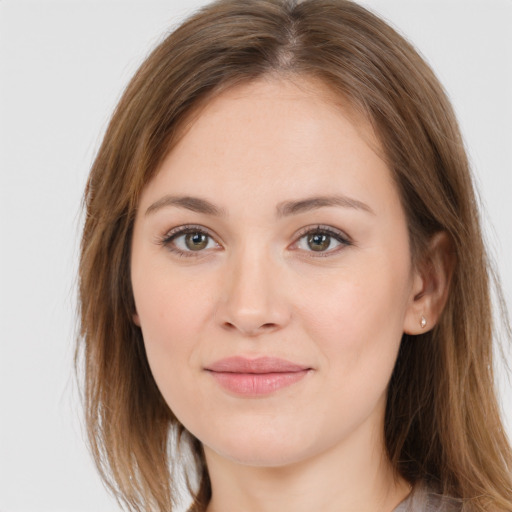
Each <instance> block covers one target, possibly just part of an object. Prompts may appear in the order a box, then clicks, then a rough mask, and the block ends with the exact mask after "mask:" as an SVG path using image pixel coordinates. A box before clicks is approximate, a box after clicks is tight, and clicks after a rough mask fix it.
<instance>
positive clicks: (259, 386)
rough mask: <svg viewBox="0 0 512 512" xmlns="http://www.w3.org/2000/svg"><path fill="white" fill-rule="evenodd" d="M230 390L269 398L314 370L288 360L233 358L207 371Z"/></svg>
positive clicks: (219, 362) (244, 394) (216, 363)
mask: <svg viewBox="0 0 512 512" xmlns="http://www.w3.org/2000/svg"><path fill="white" fill-rule="evenodd" d="M205 370H206V371H207V372H209V373H210V374H211V376H212V377H213V378H214V379H215V380H216V382H217V383H218V384H219V385H220V386H221V387H222V388H224V389H226V390H227V391H230V392H231V393H234V394H236V395H240V396H247V397H256V396H262V395H268V394H270V393H273V392H275V391H278V390H279V389H282V388H285V387H288V386H291V385H292V384H295V383H296V382H298V381H300V380H302V379H303V378H304V377H305V376H306V375H307V374H308V373H309V372H310V371H311V368H310V367H307V366H303V365H299V364H296V363H292V362H290V361H286V360H284V359H277V358H273V357H261V358H258V359H246V358H243V357H230V358H227V359H221V360H219V361H217V362H215V363H213V364H211V365H209V366H207V367H206V368H205Z"/></svg>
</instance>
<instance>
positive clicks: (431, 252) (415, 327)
mask: <svg viewBox="0 0 512 512" xmlns="http://www.w3.org/2000/svg"><path fill="white" fill-rule="evenodd" d="M454 267H455V252H454V250H453V243H452V241H451V238H450V237H449V235H448V233H446V232H444V231H442V232H439V233H436V234H435V235H434V236H433V237H432V239H431V240H430V243H429V245H428V249H427V251H426V253H425V255H424V256H423V258H422V259H421V261H420V262H419V263H418V265H417V268H416V270H415V275H414V280H413V287H412V293H411V302H410V304H409V307H408V309H407V311H406V315H405V319H404V332H405V333H406V334H413V335H415V334H421V333H423V332H426V331H428V330H430V329H432V328H433V327H434V326H435V325H436V323H437V321H438V320H439V317H440V316H441V313H442V311H443V309H444V306H445V305H446V301H447V299H448V294H449V290H450V281H451V277H452V274H453V269H454Z"/></svg>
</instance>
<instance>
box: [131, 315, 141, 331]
mask: <svg viewBox="0 0 512 512" xmlns="http://www.w3.org/2000/svg"><path fill="white" fill-rule="evenodd" d="M132 321H133V323H134V324H135V325H136V326H137V327H140V318H139V315H138V313H137V312H135V313H133V315H132Z"/></svg>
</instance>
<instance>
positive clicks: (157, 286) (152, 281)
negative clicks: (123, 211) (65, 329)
mask: <svg viewBox="0 0 512 512" xmlns="http://www.w3.org/2000/svg"><path fill="white" fill-rule="evenodd" d="M375 147H378V143H377V141H376V140H375V138H374V136H373V134H372V132H371V129H370V128H369V126H367V125H366V124H365V122H363V120H361V119H358V118H357V116H355V115H354V114H353V113H351V112H350V110H349V109H348V106H346V107H344V106H343V105H340V100H339V99H338V100H337V101H336V100H334V99H333V98H332V97H331V96H330V93H329V91H327V90H326V89H325V88H324V87H322V86H321V85H320V84H318V83H316V82H312V81H307V80H305V79H304V80H299V79H297V80H295V81H293V82H292V81H290V80H287V81H285V80H278V79H270V78H268V79H265V80H259V81H256V82H252V83H250V84H247V85H243V86H237V87H236V88H233V89H230V90H228V91H226V92H223V93H222V94H221V95H219V96H217V97H215V98H214V99H213V100H211V101H210V102H209V103H208V104H207V106H206V107H205V108H204V109H203V110H202V111H201V113H200V115H199V116H198V117H197V119H196V120H195V121H194V122H193V123H192V125H191V126H190V128H189V129H188V131H187V132H186V133H185V135H184V136H183V138H182V139H181V140H180V142H179V143H178V144H177V146H176V147H175V148H174V149H173V150H172V151H171V152H170V154H169V155H168V156H167V158H166V159H165V161H164V162H163V163H162V165H161V168H160V169H159V171H158V173H157V174H156V176H155V177H154V178H153V180H152V181H151V182H150V183H149V184H148V185H147V187H146V188H145V189H144V191H143V193H142V196H141V199H140V205H139V209H138V212H137V216H136V220H135V227H134V234H133V244H132V263H131V265H132V266H131V278H132V284H133V292H134V297H135V304H136V313H135V314H134V321H135V322H136V323H137V324H138V325H140V327H141V329H142V333H143V337H144V343H145V348H146V351H147V356H148V360H149V364H150V366H151V370H152V372H153V375H154V378H155V380H156V383H157V385H158V387H159V389H160V391H161V393H162V395H163V397H164V398H165V400H166V402H167V403H168V405H169V406H170V408H171V409H172V411H173V412H174V414H175V415H176V416H177V418H178V419H179V420H180V421H181V422H182V423H183V425H184V426H185V427H186V428H187V429H188V430H189V431H190V432H191V433H192V434H193V435H194V436H196V437H197V438H198V439H199V440H200V441H202V443H203V445H204V446H205V450H206V452H207V454H208V453H212V454H216V455H217V456H221V457H224V458H227V459H231V460H234V461H238V462H241V463H243V464H253V465H267V466H279V465H285V464H289V463H292V462H296V461H301V460H304V459H307V458H308V457H314V456H315V455H317V454H320V453H325V452H328V451H332V450H338V449H345V448H346V449H352V448H349V447H356V448H357V446H369V445H372V446H374V444H375V442H378V443H381V441H376V439H380V438H379V435H378V434H377V433H380V432H381V431H382V426H383V417H384V409H385V396H386V389H387V385H388V382H389V379H390V376H391V373H392V370H393V366H394V363H395V360H396V356H397V351H398V348H399V344H400V340H401V336H402V333H403V331H404V322H405V320H406V318H407V315H408V314H410V313H409V309H410V305H411V303H412V301H413V295H414V292H413V282H414V277H413V276H414V272H413V269H412V268H411V262H410V250H409V243H408V232H407V224H406V219H405V217H404V212H403V209H402V207H401V204H400V200H399V197H398V192H397V189H396V186H395V185H394V183H393V179H392V176H391V173H390V171H389V169H388V168H387V167H386V165H385V164H384V162H383V161H382V160H381V159H380V158H379V156H377V154H376V152H374V149H375ZM372 148H373V149H372ZM371 443H373V444H371Z"/></svg>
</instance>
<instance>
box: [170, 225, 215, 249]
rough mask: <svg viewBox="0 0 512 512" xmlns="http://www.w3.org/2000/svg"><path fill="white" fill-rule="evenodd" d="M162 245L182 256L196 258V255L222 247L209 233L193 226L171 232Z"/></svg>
mask: <svg viewBox="0 0 512 512" xmlns="http://www.w3.org/2000/svg"><path fill="white" fill-rule="evenodd" d="M161 244H162V245H164V246H165V247H166V248H167V249H169V250H170V251H171V252H174V253H176V254H179V255H180V256H195V255H196V254H194V253H200V252H203V251H205V250H208V249H216V248H219V247H220V246H219V244H218V243H217V242H215V240H214V239H213V238H212V236H211V235H210V234H209V233H208V232H207V231H205V230H204V229H202V228H199V227H193V226H182V227H179V228H175V229H173V230H171V231H170V232H169V233H167V234H166V235H165V237H164V238H163V239H162V240H161Z"/></svg>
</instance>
